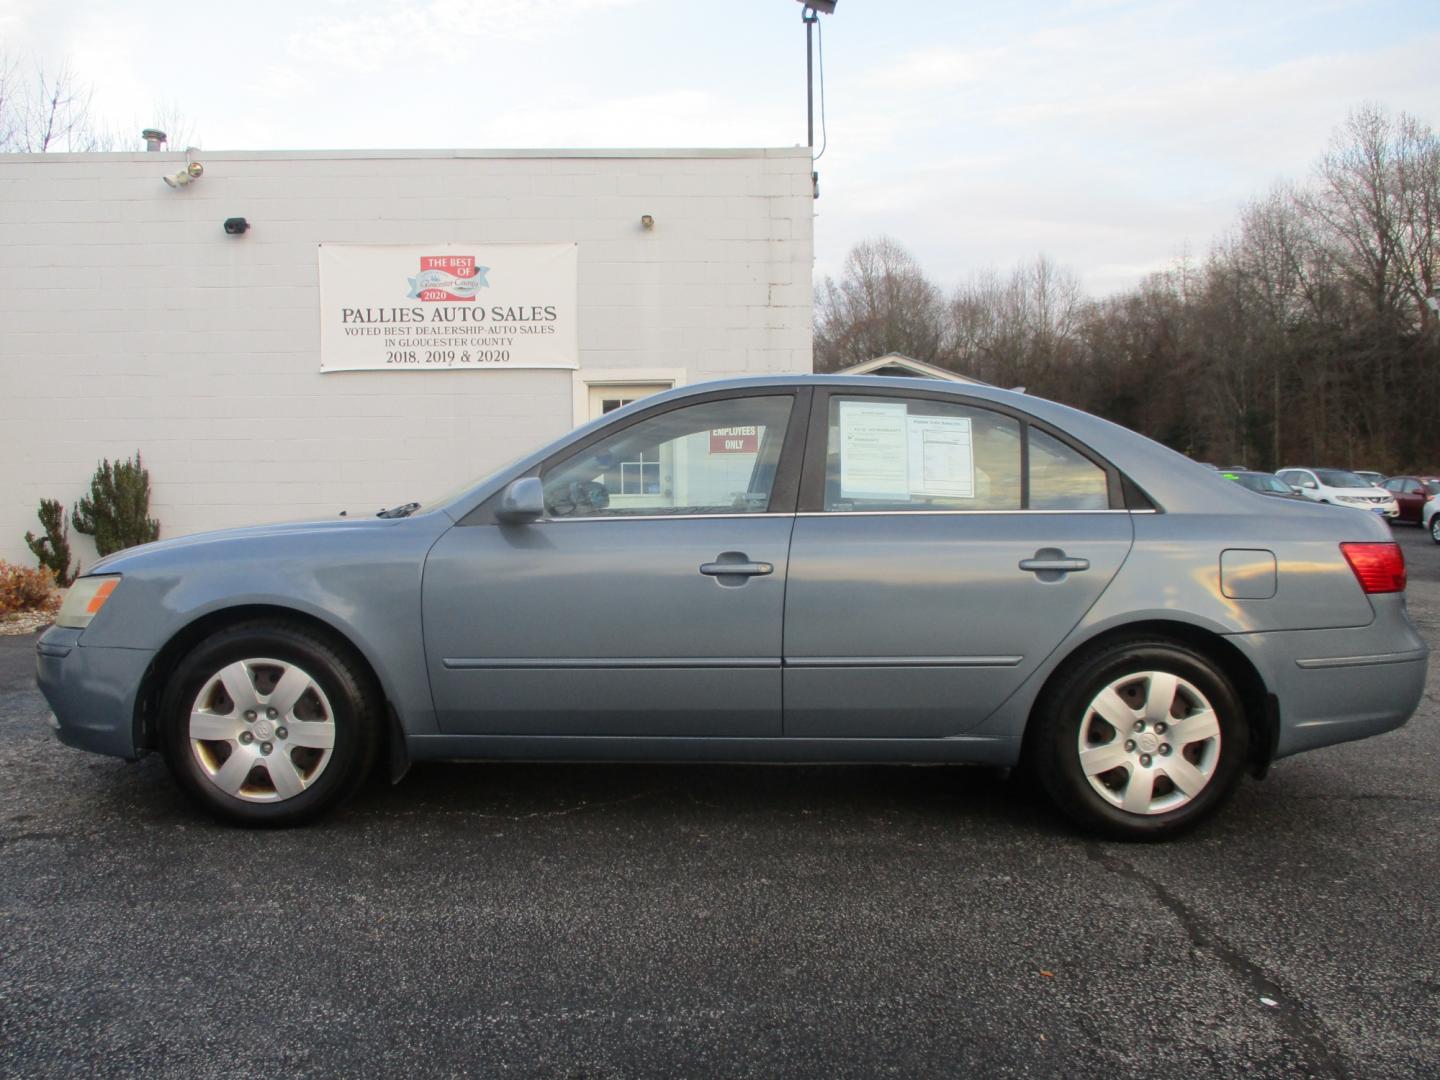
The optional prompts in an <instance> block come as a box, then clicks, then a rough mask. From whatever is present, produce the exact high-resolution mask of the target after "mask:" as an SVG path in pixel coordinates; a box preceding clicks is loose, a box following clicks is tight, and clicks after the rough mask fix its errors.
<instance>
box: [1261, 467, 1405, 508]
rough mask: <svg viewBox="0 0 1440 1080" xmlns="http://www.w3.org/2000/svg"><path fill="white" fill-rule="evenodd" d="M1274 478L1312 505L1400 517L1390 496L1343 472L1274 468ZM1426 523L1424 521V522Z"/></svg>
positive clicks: (1382, 489)
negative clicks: (1353, 509)
mask: <svg viewBox="0 0 1440 1080" xmlns="http://www.w3.org/2000/svg"><path fill="white" fill-rule="evenodd" d="M1275 475H1276V476H1278V477H1280V479H1281V480H1284V481H1285V483H1287V484H1289V485H1290V486H1291V487H1293V488H1294V489H1295V490H1296V491H1298V492H1299V493H1300V494H1301V495H1304V496H1305V497H1306V498H1307V499H1313V500H1314V501H1315V502H1322V503H1333V504H1334V505H1336V506H1350V507H1354V508H1355V509H1357V510H1373V511H1375V513H1377V514H1381V515H1383V516H1384V517H1386V518H1389V519H1390V520H1392V521H1393V520H1394V519H1395V518H1397V517H1399V516H1400V504H1399V503H1398V502H1396V501H1395V496H1394V494H1393V493H1391V492H1389V491H1386V490H1385V489H1384V488H1378V487H1375V486H1374V485H1373V484H1371V483H1369V482H1368V481H1366V480H1363V479H1361V478H1360V477H1358V476H1356V475H1355V474H1354V473H1353V472H1348V471H1346V470H1345V469H1297V468H1293V467H1292V468H1288V469H1278V470H1276V472H1275ZM1426 520H1427V521H1428V520H1429V519H1428V518H1427V519H1426Z"/></svg>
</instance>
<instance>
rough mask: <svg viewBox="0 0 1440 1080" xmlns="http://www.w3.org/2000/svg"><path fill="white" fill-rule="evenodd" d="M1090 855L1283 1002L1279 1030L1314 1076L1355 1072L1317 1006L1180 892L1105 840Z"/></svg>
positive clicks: (1257, 988) (1259, 990) (1340, 1079)
mask: <svg viewBox="0 0 1440 1080" xmlns="http://www.w3.org/2000/svg"><path fill="white" fill-rule="evenodd" d="M1085 854H1086V856H1087V857H1088V858H1089V859H1090V860H1091V861H1093V862H1097V863H1099V864H1100V865H1101V866H1103V867H1104V868H1105V869H1106V870H1109V871H1110V872H1111V873H1112V874H1115V875H1117V876H1119V877H1123V878H1126V879H1127V880H1130V881H1134V882H1136V883H1138V884H1140V885H1142V886H1143V887H1144V888H1145V889H1146V890H1147V891H1148V892H1149V893H1150V894H1151V895H1152V896H1154V897H1155V899H1156V900H1157V901H1158V902H1159V903H1160V905H1161V906H1162V907H1164V908H1165V909H1166V910H1167V911H1169V912H1170V914H1172V915H1173V916H1175V920H1176V922H1178V923H1179V924H1180V926H1181V928H1182V929H1183V930H1184V931H1185V934H1186V936H1188V937H1189V938H1190V942H1191V944H1192V945H1193V946H1194V948H1196V949H1199V950H1202V951H1204V952H1208V953H1210V954H1211V955H1213V956H1215V957H1216V958H1217V959H1218V960H1219V961H1220V962H1221V963H1222V964H1224V965H1225V967H1226V968H1227V969H1229V971H1230V972H1231V973H1232V974H1233V975H1234V976H1235V977H1236V978H1237V979H1238V980H1240V981H1241V982H1242V983H1244V984H1245V985H1246V986H1247V987H1249V989H1250V990H1251V991H1252V992H1253V993H1254V995H1255V998H1256V1000H1257V1001H1258V999H1259V998H1262V997H1265V998H1269V999H1271V1000H1272V1001H1275V1002H1278V1003H1279V1004H1278V1007H1277V1008H1276V1009H1275V1010H1274V1011H1275V1014H1276V1017H1277V1019H1278V1021H1279V1024H1280V1029H1281V1030H1282V1031H1283V1032H1284V1033H1285V1034H1286V1035H1288V1036H1289V1037H1290V1038H1292V1039H1294V1040H1295V1042H1296V1043H1297V1044H1298V1045H1299V1046H1300V1048H1301V1051H1302V1053H1303V1054H1304V1056H1305V1061H1306V1064H1307V1065H1308V1067H1309V1069H1310V1071H1311V1073H1312V1074H1313V1075H1315V1076H1324V1077H1333V1078H1335V1080H1346V1078H1348V1077H1349V1076H1350V1075H1351V1073H1350V1070H1349V1069H1347V1068H1346V1066H1345V1063H1344V1062H1343V1061H1342V1060H1341V1058H1340V1055H1339V1054H1338V1053H1337V1052H1336V1051H1335V1050H1334V1049H1333V1048H1332V1047H1331V1044H1330V1042H1329V1040H1327V1039H1326V1032H1325V1025H1324V1023H1323V1021H1321V1019H1320V1018H1319V1017H1318V1016H1316V1015H1315V1012H1314V1010H1313V1009H1311V1008H1310V1007H1309V1006H1308V1005H1306V1004H1305V1003H1304V1002H1303V1001H1301V1000H1299V998H1298V997H1296V996H1295V995H1293V994H1291V993H1289V992H1288V991H1286V990H1285V988H1284V987H1282V986H1281V985H1280V984H1279V983H1277V982H1275V981H1274V980H1273V979H1271V978H1270V977H1269V976H1268V975H1266V974H1265V972H1264V971H1263V970H1262V969H1261V968H1260V965H1258V964H1256V963H1255V962H1254V961H1253V960H1251V959H1250V958H1249V957H1247V956H1245V955H1244V954H1243V953H1242V952H1240V950H1238V949H1236V948H1235V947H1233V946H1231V945H1228V944H1226V943H1225V942H1224V941H1223V940H1221V939H1220V938H1219V937H1218V936H1217V935H1216V934H1215V933H1213V932H1212V931H1211V930H1210V928H1209V927H1207V926H1206V925H1205V922H1204V921H1203V920H1202V919H1201V918H1200V917H1199V916H1198V915H1196V914H1195V912H1194V911H1192V910H1191V909H1190V907H1189V905H1187V904H1186V903H1185V901H1183V900H1181V899H1180V898H1179V897H1178V896H1176V895H1175V894H1174V893H1173V892H1171V891H1170V890H1169V889H1168V888H1166V887H1165V886H1164V885H1162V884H1161V883H1160V882H1158V881H1155V880H1154V879H1152V878H1150V877H1149V876H1147V875H1146V874H1144V873H1143V872H1141V871H1140V870H1138V869H1136V868H1135V867H1134V866H1132V865H1131V864H1130V863H1129V862H1127V861H1125V860H1124V859H1122V858H1121V857H1120V856H1118V855H1115V854H1113V853H1111V852H1109V851H1106V850H1105V849H1104V848H1103V847H1101V846H1100V844H1098V843H1095V842H1093V841H1092V842H1090V843H1087V844H1086V846H1085Z"/></svg>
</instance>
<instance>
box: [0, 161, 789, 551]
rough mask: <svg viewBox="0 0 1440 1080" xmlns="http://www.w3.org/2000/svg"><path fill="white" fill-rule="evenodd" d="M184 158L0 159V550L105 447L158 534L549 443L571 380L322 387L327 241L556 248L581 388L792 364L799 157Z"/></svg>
mask: <svg viewBox="0 0 1440 1080" xmlns="http://www.w3.org/2000/svg"><path fill="white" fill-rule="evenodd" d="M196 157H197V159H199V160H201V161H203V162H204V165H205V175H204V177H202V178H201V179H200V180H198V181H197V182H196V183H194V184H193V185H191V186H190V187H188V188H185V189H182V190H172V189H170V188H168V187H166V186H165V185H164V184H163V183H162V182H161V180H160V177H161V175H162V174H164V173H173V172H174V171H176V170H177V169H179V168H181V167H182V166H183V164H184V156H183V155H181V154H175V153H164V154H143V153H140V154H92V155H5V156H0V558H4V559H8V560H10V561H18V562H23V563H27V564H28V563H30V562H32V557H31V555H30V553H29V551H28V550H27V549H26V548H25V546H24V542H23V539H22V537H23V535H24V533H25V531H26V530H27V529H32V530H38V529H39V523H38V521H37V520H36V518H35V510H36V507H37V505H38V503H39V500H40V498H41V497H42V496H44V497H49V498H58V499H61V500H62V501H64V502H65V503H66V504H67V505H68V504H71V503H73V502H74V501H75V499H76V498H78V497H79V496H80V495H81V494H83V493H84V492H85V491H86V489H87V486H88V482H89V478H90V475H91V473H92V472H93V470H94V468H95V465H96V463H97V462H98V461H99V459H100V458H102V457H109V458H112V459H114V458H117V457H126V456H128V455H130V454H133V453H134V452H135V451H136V450H137V449H138V450H140V451H141V452H142V453H143V454H144V457H145V461H146V463H147V465H148V466H149V468H150V472H151V480H152V485H153V495H152V500H151V505H152V512H153V513H154V514H155V515H156V516H158V517H159V518H160V521H161V530H162V535H165V536H175V535H179V534H182V533H187V532H195V531H199V530H203V529H212V528H220V527H224V526H229V525H235V524H245V523H250V522H255V521H265V520H279V519H285V518H295V517H302V516H307V515H319V516H329V515H333V514H335V513H337V512H338V511H340V510H341V509H346V508H348V509H349V510H350V512H351V513H357V512H360V513H364V512H369V511H372V510H374V509H375V508H377V507H379V506H381V505H392V504H394V503H397V502H402V501H405V500H408V499H411V498H415V499H421V498H424V497H426V496H428V495H433V494H436V493H438V492H439V491H440V490H442V489H444V488H447V487H449V486H451V485H453V484H456V483H459V482H461V481H463V480H464V479H465V478H466V477H471V476H479V475H481V474H483V473H485V472H487V471H489V470H490V469H491V468H493V467H495V466H498V465H500V464H502V463H504V462H505V461H508V460H509V459H511V458H513V457H515V456H516V455H518V454H519V453H520V452H522V451H523V450H526V449H528V448H531V447H533V446H535V445H537V444H539V443H540V442H542V441H544V440H546V439H549V438H551V437H553V436H555V435H558V434H560V433H562V432H564V431H565V430H567V429H568V428H569V427H571V425H572V405H571V402H572V377H571V373H570V372H568V371H463V372H429V371H425V372H413V371H412V372H349V373H332V374H327V375H321V374H320V371H319V316H318V283H317V271H316V245H317V244H319V243H321V242H357V243H359V242H368V243H423V242H430V241H434V242H439V241H471V242H486V241H536V242H541V241H577V242H578V243H579V263H580V270H579V273H580V281H579V299H580V310H579V321H580V326H579V333H580V365H581V369H582V372H583V371H584V370H585V369H630V368H634V369H637V370H638V369H644V368H650V369H655V368H673V369H682V370H683V372H684V378H685V381H687V382H697V381H700V380H703V379H710V378H717V377H722V376H726V375H733V374H745V373H757V374H759V373H770V372H795V371H809V370H810V368H811V344H810V316H811V291H810V275H811V264H812V214H813V209H812V206H813V204H812V201H811V198H810V180H809V172H810V160H809V156H808V153H807V152H806V151H804V150H756V151H606V152H602V151H576V152H564V153H535V152H530V153H527V152H511V153H489V152H466V151H455V152H442V153H424V152H415V153H384V152H378V153H199V154H196ZM642 214H652V215H654V217H655V228H654V229H653V230H652V231H646V230H644V229H642V228H641V225H640V216H641V215H642ZM236 216H243V217H245V218H247V219H249V221H250V223H251V230H250V232H249V233H248V234H247V235H245V236H243V237H230V236H226V235H225V234H224V233H223V231H222V229H221V222H222V221H223V220H224V219H225V218H227V217H236ZM77 539H78V540H82V541H83V540H84V538H77V537H75V536H74V535H73V534H72V544H74V545H75V547H76V549H77V551H80V552H83V554H84V557H85V561H86V562H87V563H88V562H91V561H93V558H94V556H93V551H92V550H91V549H89V548H88V545H86V544H84V543H76V541H77Z"/></svg>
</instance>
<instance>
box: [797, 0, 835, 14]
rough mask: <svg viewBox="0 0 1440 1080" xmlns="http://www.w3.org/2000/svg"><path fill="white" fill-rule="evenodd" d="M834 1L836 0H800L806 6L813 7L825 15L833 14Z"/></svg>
mask: <svg viewBox="0 0 1440 1080" xmlns="http://www.w3.org/2000/svg"><path fill="white" fill-rule="evenodd" d="M835 2H836V0H800V3H802V4H804V5H805V6H806V7H808V8H814V9H815V10H816V11H818V12H821V13H822V14H825V15H834V14H835Z"/></svg>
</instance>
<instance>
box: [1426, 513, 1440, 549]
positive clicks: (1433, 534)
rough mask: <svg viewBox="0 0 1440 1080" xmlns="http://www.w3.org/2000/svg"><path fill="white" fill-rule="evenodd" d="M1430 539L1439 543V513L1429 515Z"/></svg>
mask: <svg viewBox="0 0 1440 1080" xmlns="http://www.w3.org/2000/svg"><path fill="white" fill-rule="evenodd" d="M1428 528H1429V529H1430V539H1431V540H1433V541H1434V542H1435V543H1437V544H1440V514H1432V515H1431V517H1430V524H1429V526H1428Z"/></svg>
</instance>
